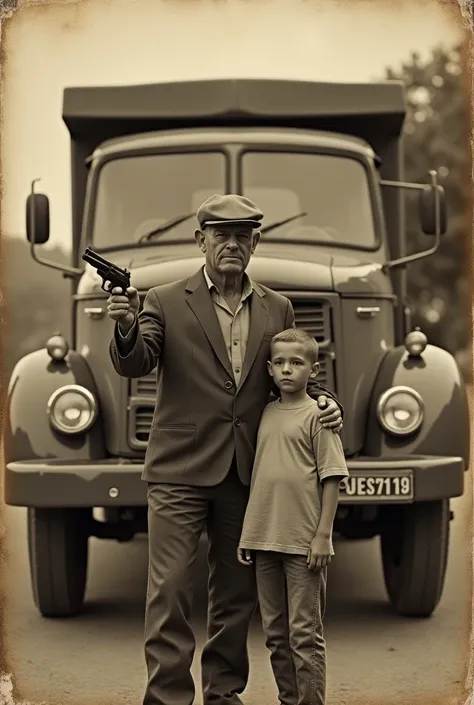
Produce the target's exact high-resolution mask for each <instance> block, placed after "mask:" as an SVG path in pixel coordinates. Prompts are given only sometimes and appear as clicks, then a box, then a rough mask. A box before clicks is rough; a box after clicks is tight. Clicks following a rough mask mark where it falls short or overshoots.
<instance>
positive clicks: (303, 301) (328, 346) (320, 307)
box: [129, 292, 336, 449]
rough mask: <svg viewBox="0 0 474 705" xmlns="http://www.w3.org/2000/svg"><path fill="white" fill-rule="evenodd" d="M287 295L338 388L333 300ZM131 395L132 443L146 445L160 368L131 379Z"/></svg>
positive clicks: (327, 380) (325, 378) (326, 378)
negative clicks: (315, 343) (318, 348)
mask: <svg viewBox="0 0 474 705" xmlns="http://www.w3.org/2000/svg"><path fill="white" fill-rule="evenodd" d="M282 293H283V292H282ZM287 296H288V298H289V299H290V300H291V302H292V305H293V310H294V313H295V325H296V327H297V328H302V329H303V330H306V331H307V332H308V333H310V334H311V335H312V336H313V337H314V338H315V339H316V340H317V342H318V343H319V346H320V354H319V364H320V371H319V374H318V382H320V383H321V384H323V385H324V386H325V387H328V389H330V390H332V391H334V392H336V385H335V374H334V359H333V358H334V353H333V349H332V343H333V335H332V324H331V304H330V302H329V301H327V300H325V299H319V298H318V299H315V298H311V297H307V298H306V297H304V298H303V297H301V295H298V296H297V297H296V296H295V297H294V298H293V296H289V295H287ZM130 395H131V397H134V405H133V412H132V413H131V414H130V434H129V439H130V445H131V446H132V447H133V448H136V449H139V448H140V449H141V448H145V447H146V444H147V442H148V436H149V433H150V427H151V423H152V420H153V412H154V406H155V399H156V369H155V370H153V371H152V372H150V374H148V375H146V376H145V377H140V378H138V379H133V380H131V381H130Z"/></svg>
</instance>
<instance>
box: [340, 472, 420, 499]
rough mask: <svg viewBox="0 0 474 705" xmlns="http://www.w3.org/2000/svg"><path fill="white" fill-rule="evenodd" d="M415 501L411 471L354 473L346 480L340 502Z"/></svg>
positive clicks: (343, 483) (343, 482)
mask: <svg viewBox="0 0 474 705" xmlns="http://www.w3.org/2000/svg"><path fill="white" fill-rule="evenodd" d="M412 499H413V473H412V472H411V471H410V470H404V471H396V470H394V471H386V472H384V471H383V470H378V471H374V472H370V471H367V472H360V473H358V472H354V473H352V474H351V476H350V477H346V478H344V480H343V481H342V482H341V487H340V491H339V501H342V502H343V503H350V502H373V503H375V504H376V503H377V502H409V501H411V500H412Z"/></svg>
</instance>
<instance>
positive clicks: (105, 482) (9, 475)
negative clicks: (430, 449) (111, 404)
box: [4, 456, 464, 508]
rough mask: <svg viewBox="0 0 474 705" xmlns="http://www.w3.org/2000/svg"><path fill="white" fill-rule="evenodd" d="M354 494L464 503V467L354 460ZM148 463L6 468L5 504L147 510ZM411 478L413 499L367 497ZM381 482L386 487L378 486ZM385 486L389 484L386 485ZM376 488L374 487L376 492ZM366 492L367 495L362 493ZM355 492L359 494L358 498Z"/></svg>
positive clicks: (363, 498)
mask: <svg viewBox="0 0 474 705" xmlns="http://www.w3.org/2000/svg"><path fill="white" fill-rule="evenodd" d="M347 466H348V468H349V473H350V476H351V487H350V488H349V489H350V491H351V492H352V494H348V493H347V492H345V491H341V494H340V504H382V503H383V504H410V503H412V502H424V501H429V500H436V499H447V498H449V497H459V496H460V495H462V494H463V491H464V461H463V459H462V458H457V457H440V456H407V457H405V458H394V459H389V458H360V457H359V458H356V459H348V460H347ZM142 472H143V463H141V462H134V461H131V460H128V459H120V458H111V459H105V460H91V461H89V462H84V461H83V460H81V461H77V462H72V461H68V462H64V461H62V460H58V459H54V460H44V461H40V460H22V461H17V462H11V463H8V464H7V466H6V468H5V477H4V492H5V502H6V504H9V505H14V506H20V507H63V508H65V507H110V506H122V507H123V506H129V507H133V506H145V505H146V503H147V496H146V483H145V482H144V481H142V479H141V474H142ZM395 476H400V477H407V476H411V478H412V480H411V481H410V493H409V495H406V494H405V495H403V494H401V495H399V496H393V495H392V496H379V495H377V491H375V492H374V491H372V492H371V493H367V487H369V485H370V483H369V482H368V481H367V478H370V477H376V478H377V477H378V478H380V477H392V478H393V477H395ZM375 482H381V481H380V480H376V481H375ZM382 485H383V483H382ZM373 487H374V482H372V490H373ZM364 488H365V495H364V494H361V493H360V492H358V491H357V490H363V489H364ZM354 489H355V490H356V492H354Z"/></svg>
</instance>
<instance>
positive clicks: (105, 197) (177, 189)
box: [92, 152, 227, 251]
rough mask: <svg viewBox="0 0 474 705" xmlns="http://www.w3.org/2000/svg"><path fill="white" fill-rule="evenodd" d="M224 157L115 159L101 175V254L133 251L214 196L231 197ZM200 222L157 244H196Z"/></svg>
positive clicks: (97, 221) (96, 225) (97, 218)
mask: <svg viewBox="0 0 474 705" xmlns="http://www.w3.org/2000/svg"><path fill="white" fill-rule="evenodd" d="M226 174H227V165H226V157H225V155H224V154H223V153H222V152H194V153H189V152H186V153H183V154H150V155H146V156H133V157H121V158H118V159H113V160H111V161H109V162H107V163H106V164H104V166H103V167H102V168H101V169H100V172H99V176H98V183H97V185H96V194H97V195H96V202H95V214H94V222H93V234H92V239H93V243H94V247H95V249H97V250H99V251H100V250H101V249H107V248H113V247H120V246H121V245H132V244H133V243H135V242H136V243H137V244H138V241H139V240H140V238H142V241H143V238H144V236H146V235H147V234H148V233H150V232H152V231H153V230H156V229H157V228H159V227H160V225H163V224H165V223H168V221H172V220H173V219H175V218H178V217H179V216H183V214H189V213H195V212H196V210H197V209H198V207H199V206H200V205H201V203H202V202H203V201H205V200H206V198H209V196H212V194H213V193H225V191H226ZM196 227H197V222H195V221H194V222H193V221H191V220H189V219H185V220H183V221H182V222H181V223H177V224H176V226H174V227H171V228H170V229H169V230H167V232H166V233H163V234H160V236H159V237H157V238H156V240H155V241H156V242H160V243H161V242H173V241H175V240H181V241H182V240H187V239H189V240H190V241H194V230H195V228H196Z"/></svg>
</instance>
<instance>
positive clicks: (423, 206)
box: [419, 184, 447, 235]
mask: <svg viewBox="0 0 474 705" xmlns="http://www.w3.org/2000/svg"><path fill="white" fill-rule="evenodd" d="M435 188H436V189H438V194H439V224H440V235H444V234H445V232H446V221H447V213H446V193H445V191H444V188H443V187H442V186H438V185H437V186H434V185H433V184H429V185H428V184H427V185H426V186H424V187H423V190H422V191H420V200H419V212H420V225H421V229H422V231H423V232H424V233H425V234H426V235H436V191H435Z"/></svg>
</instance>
